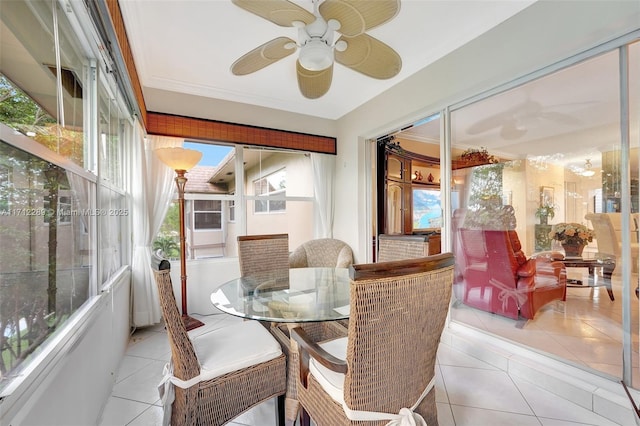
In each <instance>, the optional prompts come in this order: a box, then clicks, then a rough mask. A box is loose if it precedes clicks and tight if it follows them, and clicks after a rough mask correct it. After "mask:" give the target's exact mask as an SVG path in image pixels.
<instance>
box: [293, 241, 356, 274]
mask: <svg viewBox="0 0 640 426" xmlns="http://www.w3.org/2000/svg"><path fill="white" fill-rule="evenodd" d="M351 264H353V251H352V250H351V247H349V245H348V244H347V243H345V242H344V241H341V240H338V239H335V238H318V239H315V240H309V241H306V242H304V243H302V244H301V245H299V246H298V247H297V248H296V249H295V250H294V251H293V252H292V253H291V255H290V256H289V265H290V266H291V267H292V268H307V267H326V268H348V267H349V266H350V265H351Z"/></svg>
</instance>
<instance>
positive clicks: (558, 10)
mask: <svg viewBox="0 0 640 426" xmlns="http://www.w3.org/2000/svg"><path fill="white" fill-rule="evenodd" d="M550 17H553V19H550ZM540 28H544V31H540ZM638 28H640V3H639V2H628V1H590V2H566V1H545V2H536V3H534V4H533V5H532V6H530V7H528V8H527V9H525V10H523V11H522V12H520V13H519V14H517V15H515V16H513V17H512V18H510V19H508V20H507V21H505V22H503V23H502V24H500V25H499V26H497V27H495V28H493V29H492V30H490V31H488V32H487V33H485V34H484V35H482V36H480V37H478V38H476V39H475V40H473V41H471V42H470V43H468V44H466V45H465V46H463V47H461V48H460V49H458V50H456V51H454V52H452V53H450V54H449V55H447V56H445V57H443V58H442V59H440V60H438V61H437V62H435V63H434V64H432V65H431V66H429V67H427V68H425V69H423V70H421V71H419V72H417V73H416V74H414V75H413V76H411V77H410V78H408V79H406V80H405V81H402V82H400V83H398V84H397V85H396V86H394V87H393V88H392V89H390V90H388V91H387V92H385V93H383V94H382V95H380V96H378V97H376V98H374V99H373V100H371V101H369V102H367V103H366V104H364V105H362V106H361V107H359V108H357V109H356V110H354V111H352V112H351V113H349V114H347V115H345V116H344V117H342V118H341V119H340V120H339V121H338V123H339V127H338V133H337V138H338V158H337V164H338V167H337V169H336V181H337V182H340V185H338V187H337V188H336V200H335V202H336V212H339V214H336V217H335V227H334V235H335V236H336V238H340V239H342V240H344V241H346V242H347V243H348V244H350V245H351V246H352V247H353V249H354V256H355V257H356V261H358V262H363V261H367V260H368V259H370V257H369V256H370V255H369V253H368V251H369V250H368V241H369V237H370V232H371V229H370V228H371V227H370V226H369V223H368V222H367V220H365V219H366V214H365V213H366V211H367V210H366V209H367V205H368V204H367V203H368V201H369V200H370V195H369V194H368V192H369V182H368V181H367V175H368V170H367V168H368V166H369V163H367V162H366V158H367V157H366V152H365V143H364V141H365V140H366V139H367V138H375V137H377V136H380V135H384V134H388V133H390V132H391V131H393V130H395V129H399V128H400V127H402V126H404V125H406V124H407V123H411V122H415V121H417V120H418V119H420V118H423V117H426V116H428V115H431V114H433V113H434V112H438V111H439V110H441V109H442V108H444V107H446V106H448V105H453V104H455V103H457V102H461V101H463V100H465V99H468V98H469V97H472V96H475V95H478V94H480V93H482V92H484V91H487V90H490V89H492V88H495V87H497V86H499V85H501V84H505V83H508V82H509V81H512V80H514V79H516V78H519V77H522V76H524V75H527V74H529V73H531V72H534V71H536V70H539V69H541V68H543V67H545V66H549V65H551V64H553V63H556V62H558V61H560V60H563V59H566V58H568V57H571V56H573V55H575V54H577V53H579V52H582V51H584V50H587V49H589V48H593V47H595V46H598V45H600V44H602V43H604V42H606V41H609V40H611V39H613V38H615V37H618V36H621V35H624V34H627V33H628V32H630V31H633V30H637V29H638ZM559 40H561V41H562V42H559ZM354 203H356V207H357V208H354ZM445 238H446V236H445Z"/></svg>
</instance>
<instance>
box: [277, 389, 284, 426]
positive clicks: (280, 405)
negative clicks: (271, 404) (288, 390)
mask: <svg viewBox="0 0 640 426" xmlns="http://www.w3.org/2000/svg"><path fill="white" fill-rule="evenodd" d="M285 397H286V395H278V397H277V398H276V424H277V425H278V426H286V421H285V415H284V414H285V412H284V401H285Z"/></svg>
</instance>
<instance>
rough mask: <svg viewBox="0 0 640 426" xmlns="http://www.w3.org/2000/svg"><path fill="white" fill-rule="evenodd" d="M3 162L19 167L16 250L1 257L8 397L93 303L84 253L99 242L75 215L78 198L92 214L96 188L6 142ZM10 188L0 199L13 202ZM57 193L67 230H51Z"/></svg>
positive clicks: (5, 220) (3, 220)
mask: <svg viewBox="0 0 640 426" xmlns="http://www.w3.org/2000/svg"><path fill="white" fill-rule="evenodd" d="M0 126H3V124H0ZM5 134H10V135H11V136H20V135H15V134H12V133H11V132H6V133H5ZM14 142H15V141H14ZM0 158H6V159H11V161H12V162H13V164H15V167H14V169H13V172H12V173H11V179H12V184H11V187H10V191H11V192H10V193H11V194H12V195H11V208H10V209H7V210H4V211H3V213H2V214H0V242H2V244H3V245H4V246H5V247H11V249H10V250H0V279H1V280H2V282H3V285H2V286H0V319H1V322H0V323H1V324H2V327H3V329H2V333H3V338H0V351H1V353H2V356H1V357H0V371H2V375H3V380H2V381H0V393H1V391H2V390H3V389H4V386H6V385H7V384H8V383H10V382H11V379H12V378H14V377H19V376H20V375H19V372H20V371H21V370H22V369H23V368H24V367H25V366H26V365H27V364H28V362H29V361H30V360H31V354H35V353H38V350H39V348H40V344H41V343H42V342H45V341H46V340H47V339H48V337H49V336H51V335H52V334H53V333H54V332H55V331H56V330H58V329H60V328H61V327H63V325H64V324H65V322H66V321H67V320H68V319H69V318H70V317H71V315H72V314H73V313H74V312H76V311H77V310H78V308H80V307H81V306H82V304H83V303H84V302H85V301H86V300H88V298H89V297H90V295H91V287H90V284H91V275H92V270H93V268H92V265H91V264H86V262H85V257H84V256H83V254H82V251H83V250H84V249H85V248H86V247H90V246H91V245H92V244H94V243H95V242H94V241H92V239H91V236H90V234H89V233H87V232H86V231H87V228H86V226H87V225H86V223H83V221H82V220H80V217H78V220H72V219H74V218H75V216H71V214H70V213H71V205H72V199H75V200H76V201H75V206H76V208H78V209H79V210H80V211H87V210H88V204H87V202H88V197H86V196H85V195H82V194H83V193H85V192H86V191H85V188H88V187H90V186H91V185H94V184H93V183H92V182H90V181H89V180H87V179H86V177H83V176H80V175H78V174H76V173H72V172H70V171H68V170H66V171H65V170H63V169H62V168H60V167H59V166H57V165H54V164H52V163H51V162H49V161H47V160H44V159H41V158H39V157H36V156H35V155H32V154H30V153H28V152H25V151H23V150H20V149H18V148H15V147H14V146H12V145H10V144H9V143H6V142H5V141H0ZM52 170H56V173H53V174H52V173H51V171H52ZM47 186H49V189H47ZM8 188H9V187H8V186H7V185H0V199H6V198H8V194H9V191H8ZM50 188H57V189H56V191H59V192H63V193H64V195H59V196H58V198H57V201H58V207H57V211H58V212H59V213H60V214H58V215H56V216H55V217H57V218H58V219H59V222H58V223H59V224H60V223H64V224H66V225H67V226H58V227H57V228H56V227H51V226H48V225H49V223H50V220H51V219H52V218H53V217H54V216H51V215H49V216H47V215H46V213H47V212H48V209H49V206H50V204H49V191H50ZM60 188H64V189H60ZM73 194H76V195H73ZM65 212H66V213H69V214H64V213H65ZM34 342H40V344H34ZM5 379H6V380H5Z"/></svg>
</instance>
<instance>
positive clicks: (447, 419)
mask: <svg viewBox="0 0 640 426" xmlns="http://www.w3.org/2000/svg"><path fill="white" fill-rule="evenodd" d="M436 409H437V410H438V425H439V426H456V422H455V421H454V420H453V413H452V412H451V406H450V405H449V404H440V403H438V402H436Z"/></svg>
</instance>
